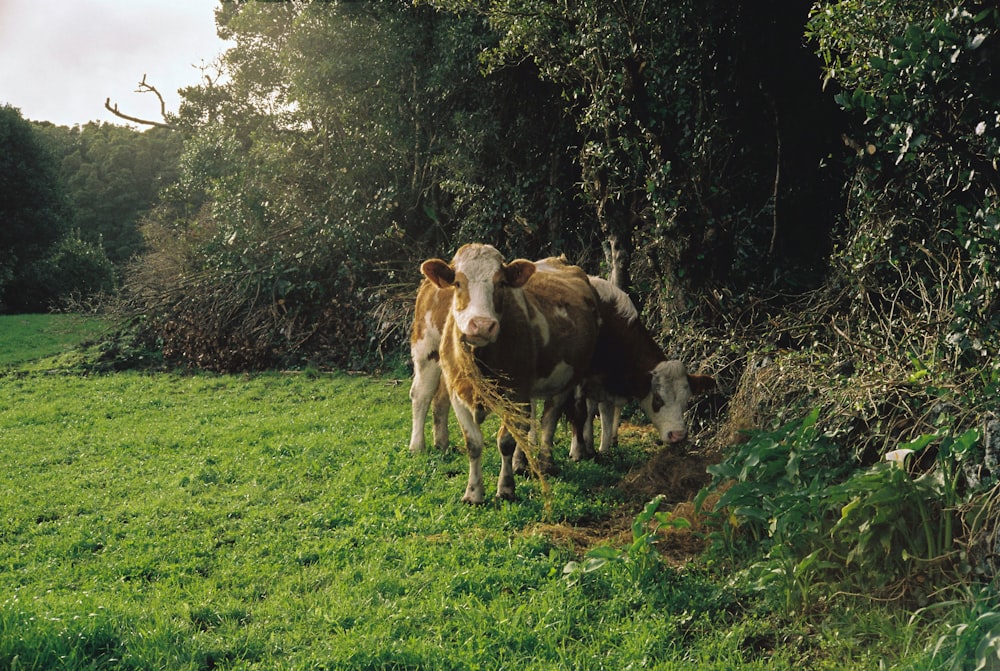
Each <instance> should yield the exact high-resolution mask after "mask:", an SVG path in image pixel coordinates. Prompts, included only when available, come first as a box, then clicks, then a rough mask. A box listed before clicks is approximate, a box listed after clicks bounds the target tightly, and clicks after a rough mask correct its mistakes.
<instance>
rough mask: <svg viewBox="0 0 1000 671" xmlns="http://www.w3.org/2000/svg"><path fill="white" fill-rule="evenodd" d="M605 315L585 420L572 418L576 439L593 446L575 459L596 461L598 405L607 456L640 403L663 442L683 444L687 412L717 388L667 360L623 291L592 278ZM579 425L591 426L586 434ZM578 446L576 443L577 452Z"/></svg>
mask: <svg viewBox="0 0 1000 671" xmlns="http://www.w3.org/2000/svg"><path fill="white" fill-rule="evenodd" d="M590 283H591V285H592V286H593V287H594V289H595V290H596V291H597V294H598V297H599V305H600V309H601V330H600V334H599V337H598V341H597V346H596V349H595V352H594V358H593V360H592V362H591V366H590V370H589V371H588V374H587V377H586V379H585V380H584V382H583V385H582V396H583V397H584V398H585V399H586V400H587V401H589V402H590V408H588V410H587V411H586V418H585V419H584V418H583V417H581V416H580V414H579V411H578V412H577V414H576V416H575V417H574V418H572V421H573V423H574V424H575V425H576V427H577V428H575V432H576V433H581V434H582V435H583V436H584V437H585V438H588V440H581V441H579V446H580V449H581V453H580V454H579V455H572V456H574V457H575V458H581V457H590V456H592V455H593V433H592V431H591V430H590V428H589V421H590V420H591V419H592V418H593V405H594V404H597V405H598V407H599V408H600V416H601V443H600V447H599V450H600V451H601V452H605V451H607V450H608V449H609V448H610V447H611V445H612V444H613V443H614V442H616V441H617V438H618V436H617V433H618V423H619V417H620V414H621V408H622V406H624V405H625V404H626V403H627V402H629V401H632V400H637V401H639V405H640V406H641V407H642V409H643V410H644V411H645V413H646V416H648V417H649V420H650V421H651V422H652V423H653V426H655V427H656V430H657V433H658V434H659V437H660V440H662V441H663V442H665V443H678V442H681V441H683V440H684V439H685V438H686V437H687V425H686V424H685V422H684V411H685V409H686V408H687V404H688V401H690V400H691V398H692V397H693V396H696V395H698V394H702V393H705V392H707V391H710V390H711V389H714V388H715V380H714V379H713V378H712V377H710V376H708V375H691V374H689V373H688V372H687V370H686V369H685V367H684V364H683V363H682V362H680V361H678V360H667V357H666V356H664V354H663V350H661V349H660V346H659V345H657V344H656V341H655V340H654V339H653V336H652V335H651V334H650V333H649V331H648V330H647V329H646V327H645V326H643V324H642V321H641V320H640V319H639V311H638V310H637V309H636V307H635V304H634V303H633V302H632V300H631V299H630V298H629V297H628V294H626V293H625V292H624V291H622V290H621V289H619V288H618V287H616V286H615V285H614V284H612V283H611V282H609V281H607V280H605V279H602V278H600V277H591V278H590ZM580 422H587V423H588V427H586V428H583V429H582V430H581V429H580V428H578V427H579V424H580ZM577 445H578V442H577V441H574V447H576V446H577Z"/></svg>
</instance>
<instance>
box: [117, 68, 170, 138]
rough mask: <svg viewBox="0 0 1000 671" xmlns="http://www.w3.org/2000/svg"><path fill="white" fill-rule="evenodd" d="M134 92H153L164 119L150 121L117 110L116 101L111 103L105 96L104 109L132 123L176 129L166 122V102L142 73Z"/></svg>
mask: <svg viewBox="0 0 1000 671" xmlns="http://www.w3.org/2000/svg"><path fill="white" fill-rule="evenodd" d="M135 92H136V93H153V94H154V95H156V97H157V98H158V99H159V100H160V116H162V117H163V119H164V121H152V120H151V119H140V118H139V117H134V116H129V115H128V114H125V113H124V112H120V111H118V103H115V104H114V105H112V104H111V98H105V100H104V109H106V110H108V111H109V112H111V113H112V114H114V115H115V116H116V117H118V118H119V119H125V120H126V121H131V122H133V123H138V124H142V125H144V126H155V127H157V128H167V129H169V130H176V127H175V126H173V125H172V124H169V123H166V118H167V104H166V102H164V100H163V96H162V95H160V92H159V91H157V90H156V87H155V86H152V85H150V84H147V83H146V75H145V74H143V75H142V81H141V82H139V88H137V89H136V90H135Z"/></svg>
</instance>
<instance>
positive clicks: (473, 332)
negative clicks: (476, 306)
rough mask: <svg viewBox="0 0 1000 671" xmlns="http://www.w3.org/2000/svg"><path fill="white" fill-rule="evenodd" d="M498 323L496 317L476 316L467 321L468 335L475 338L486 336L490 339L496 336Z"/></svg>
mask: <svg viewBox="0 0 1000 671" xmlns="http://www.w3.org/2000/svg"><path fill="white" fill-rule="evenodd" d="M499 328H500V323H499V322H498V321H497V320H496V319H490V318H489V317H476V318H475V319H473V320H471V321H470V322H469V333H468V335H469V336H472V337H476V338H487V339H490V340H492V339H493V338H494V337H496V334H497V329H499Z"/></svg>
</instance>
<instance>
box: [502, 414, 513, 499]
mask: <svg viewBox="0 0 1000 671" xmlns="http://www.w3.org/2000/svg"><path fill="white" fill-rule="evenodd" d="M516 448H517V441H516V440H515V439H514V436H513V435H511V433H510V431H508V430H507V425H506V424H503V425H502V426H501V427H500V431H498V432H497V449H498V450H500V477H499V478H497V498H498V499H505V500H507V501H512V500H513V499H514V465H513V459H514V450H515V449H516Z"/></svg>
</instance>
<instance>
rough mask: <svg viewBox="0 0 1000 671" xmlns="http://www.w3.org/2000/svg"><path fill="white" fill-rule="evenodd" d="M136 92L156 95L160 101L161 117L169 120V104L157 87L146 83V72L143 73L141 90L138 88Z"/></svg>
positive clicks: (140, 83)
mask: <svg viewBox="0 0 1000 671" xmlns="http://www.w3.org/2000/svg"><path fill="white" fill-rule="evenodd" d="M135 92H136V93H153V94H154V95H156V97H157V98H158V99H159V101H160V116H161V117H163V119H164V120H166V118H167V103H166V102H164V100H163V96H161V95H160V92H159V91H157V90H156V87H155V86H152V85H151V84H147V83H146V73H145V72H144V73H142V81H141V82H139V88H137V89H136V90H135Z"/></svg>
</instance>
